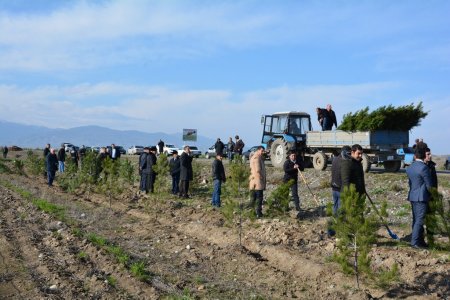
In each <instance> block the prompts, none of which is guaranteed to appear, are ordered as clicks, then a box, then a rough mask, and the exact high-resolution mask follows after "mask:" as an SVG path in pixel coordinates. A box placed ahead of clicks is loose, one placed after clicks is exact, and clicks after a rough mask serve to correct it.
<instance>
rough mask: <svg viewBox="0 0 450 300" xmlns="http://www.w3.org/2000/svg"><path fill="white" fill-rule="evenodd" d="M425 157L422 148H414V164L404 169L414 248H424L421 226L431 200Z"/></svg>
mask: <svg viewBox="0 0 450 300" xmlns="http://www.w3.org/2000/svg"><path fill="white" fill-rule="evenodd" d="M425 157H426V154H425V148H424V147H416V151H415V153H414V158H415V160H414V162H413V163H412V164H411V166H409V167H408V168H407V169H406V173H407V174H408V184H409V192H408V200H409V202H410V203H411V209H412V217H413V220H412V234H411V246H412V247H414V248H426V247H427V246H428V245H427V244H426V243H425V238H424V229H423V225H424V222H425V215H426V213H427V210H428V201H429V200H430V199H431V194H430V189H431V188H432V184H433V183H432V180H431V173H430V169H429V167H428V166H427V165H426V164H425V162H424V159H425Z"/></svg>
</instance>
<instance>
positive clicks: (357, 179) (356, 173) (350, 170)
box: [341, 144, 366, 195]
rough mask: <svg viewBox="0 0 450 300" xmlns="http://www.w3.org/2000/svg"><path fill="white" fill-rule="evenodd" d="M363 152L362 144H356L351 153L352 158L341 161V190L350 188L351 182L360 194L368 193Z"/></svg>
mask: <svg viewBox="0 0 450 300" xmlns="http://www.w3.org/2000/svg"><path fill="white" fill-rule="evenodd" d="M362 154H363V149H362V147H361V145H359V144H354V145H353V146H352V150H351V153H350V156H351V159H348V160H342V161H341V181H342V185H341V192H342V191H344V188H346V187H347V188H348V187H349V186H350V184H354V185H355V189H356V191H357V192H358V193H359V194H360V195H365V194H366V184H365V181H364V170H363V166H362Z"/></svg>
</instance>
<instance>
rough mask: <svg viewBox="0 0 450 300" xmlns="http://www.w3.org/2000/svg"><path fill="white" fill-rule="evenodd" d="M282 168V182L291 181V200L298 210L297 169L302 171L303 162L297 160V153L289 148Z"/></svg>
mask: <svg viewBox="0 0 450 300" xmlns="http://www.w3.org/2000/svg"><path fill="white" fill-rule="evenodd" d="M283 170H284V177H283V182H289V181H292V185H291V194H292V201H294V204H295V209H296V210H297V211H300V198H299V197H298V171H299V170H300V171H303V170H304V167H303V164H301V163H300V162H298V161H297V153H296V152H295V151H294V150H289V152H288V159H287V160H286V161H285V162H284V165H283Z"/></svg>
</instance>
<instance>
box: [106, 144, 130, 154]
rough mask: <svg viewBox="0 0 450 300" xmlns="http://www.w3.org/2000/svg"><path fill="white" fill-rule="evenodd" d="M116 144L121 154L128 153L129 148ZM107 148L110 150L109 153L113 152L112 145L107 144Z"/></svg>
mask: <svg viewBox="0 0 450 300" xmlns="http://www.w3.org/2000/svg"><path fill="white" fill-rule="evenodd" d="M115 146H116V149H117V150H118V151H119V152H120V154H121V155H123V154H127V150H125V148H123V147H122V146H118V145H115ZM106 150H107V151H108V153H111V146H107V147H106Z"/></svg>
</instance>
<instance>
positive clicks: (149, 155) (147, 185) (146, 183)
mask: <svg viewBox="0 0 450 300" xmlns="http://www.w3.org/2000/svg"><path fill="white" fill-rule="evenodd" d="M155 153H156V147H155V146H153V147H150V148H149V147H145V148H144V154H143V155H142V156H141V157H140V161H139V170H140V173H141V185H140V189H141V191H143V192H145V193H148V192H150V193H153V192H154V183H155V179H156V172H155V171H154V170H153V166H154V165H156V155H155Z"/></svg>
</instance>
